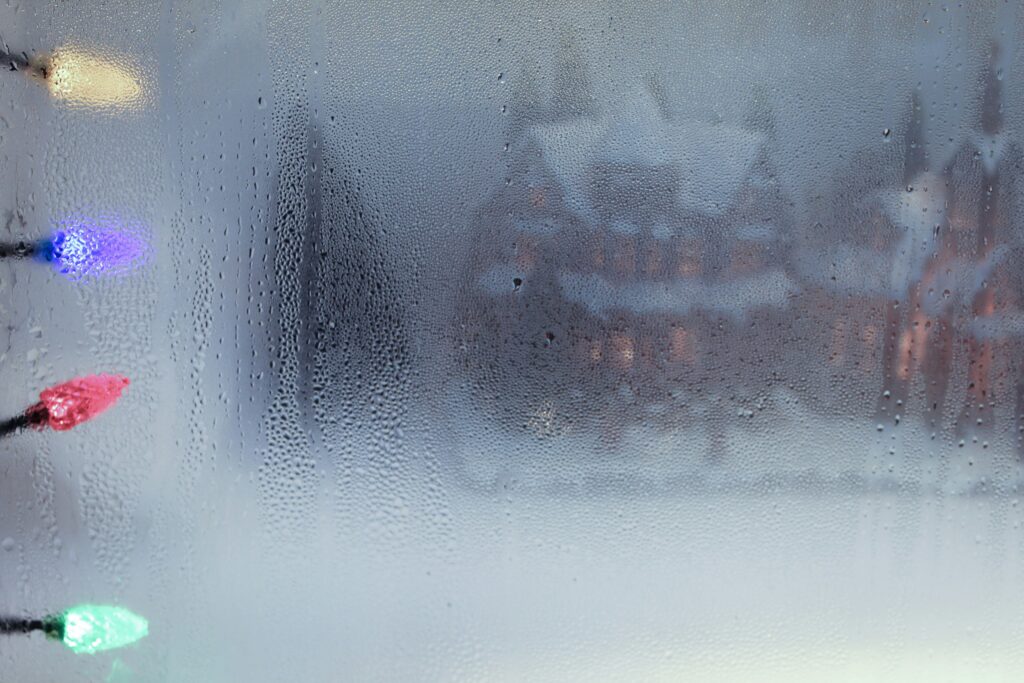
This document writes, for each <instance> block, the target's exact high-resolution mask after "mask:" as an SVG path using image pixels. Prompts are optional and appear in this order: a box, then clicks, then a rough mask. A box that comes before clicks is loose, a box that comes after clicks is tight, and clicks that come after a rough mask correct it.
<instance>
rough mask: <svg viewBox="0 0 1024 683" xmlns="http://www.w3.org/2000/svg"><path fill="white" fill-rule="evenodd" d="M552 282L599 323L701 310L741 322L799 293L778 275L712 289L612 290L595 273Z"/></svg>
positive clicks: (639, 285)
mask: <svg viewBox="0 0 1024 683" xmlns="http://www.w3.org/2000/svg"><path fill="white" fill-rule="evenodd" d="M558 280H559V285H560V286H561V288H562V293H563V295H564V296H565V298H566V299H568V300H569V301H574V302H576V303H579V304H582V305H583V306H586V307H587V309H588V310H589V311H590V312H591V313H593V314H594V315H598V316H601V317H605V316H607V315H608V314H609V313H611V312H612V311H615V310H627V311H633V312H634V313H638V314H645V313H655V312H662V313H669V314H674V315H687V314H689V313H691V312H693V311H698V310H705V311H714V312H717V313H720V314H723V315H728V316H730V317H732V318H734V319H736V320H742V319H743V318H744V317H745V316H746V315H747V314H748V313H749V312H751V311H752V310H753V309H757V308H765V307H771V308H779V307H783V306H785V305H786V304H787V303H788V300H789V298H790V297H791V296H793V295H794V294H796V293H797V291H798V290H799V287H798V286H797V284H796V283H795V282H793V281H792V280H791V279H790V278H789V276H787V275H786V274H785V273H784V272H782V271H781V270H779V269H771V270H766V271H762V272H759V273H755V274H753V275H749V276H746V277H739V278H733V279H730V280H726V281H723V282H715V283H709V282H703V281H700V280H697V279H691V278H678V279H675V280H670V281H663V282H655V281H643V282H630V283H626V284H614V283H612V282H609V281H608V280H606V279H605V278H603V277H601V276H600V275H598V274H596V273H574V272H572V273H560V274H559V276H558Z"/></svg>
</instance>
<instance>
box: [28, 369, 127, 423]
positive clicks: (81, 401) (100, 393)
mask: <svg viewBox="0 0 1024 683" xmlns="http://www.w3.org/2000/svg"><path fill="white" fill-rule="evenodd" d="M128 383H129V382H128V378H127V377H125V376H123V375H107V374H101V375H88V376H86V377H78V378H75V379H73V380H70V381H68V382H64V383H63V384H58V385H57V386H54V387H50V388H49V389H44V390H43V391H42V392H40V394H39V403H38V404H36V405H35V406H33V407H32V408H29V412H30V413H32V412H33V411H41V410H45V411H46V419H45V421H40V423H39V425H38V426H39V428H42V427H43V426H49V427H50V428H51V429H55V430H57V431H66V430H68V429H71V428H72V427H75V426H77V425H79V424H81V423H82V422H85V421H86V420H91V419H92V418H94V417H96V416H97V415H99V414H100V413H102V412H103V411H105V410H106V409H108V408H109V407H110V406H112V405H114V403H116V402H117V399H119V398H121V392H122V391H124V388H125V387H126V386H128Z"/></svg>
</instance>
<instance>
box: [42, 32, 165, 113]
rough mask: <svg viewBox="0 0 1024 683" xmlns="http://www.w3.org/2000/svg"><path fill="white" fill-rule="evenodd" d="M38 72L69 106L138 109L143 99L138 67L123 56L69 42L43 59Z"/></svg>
mask: <svg viewBox="0 0 1024 683" xmlns="http://www.w3.org/2000/svg"><path fill="white" fill-rule="evenodd" d="M37 72H38V73H40V74H41V75H42V77H43V78H44V80H45V82H46V87H47V89H49V91H50V94H51V95H53V97H54V98H56V99H58V100H62V101H65V102H67V103H68V104H70V105H72V106H80V107H86V108H90V109H115V110H137V109H141V108H142V106H143V104H144V103H145V99H146V92H145V90H146V89H145V88H144V87H143V79H142V76H141V73H140V70H139V69H138V68H137V67H135V66H134V65H132V64H131V63H130V62H129V61H128V60H127V59H124V58H115V57H111V56H105V55H100V54H97V53H95V52H91V51H89V50H86V49H84V48H81V47H77V46H69V47H64V48H60V49H59V50H56V51H55V52H54V53H53V54H51V55H50V56H49V58H48V59H45V60H44V61H42V62H41V63H40V64H39V65H38V67H37Z"/></svg>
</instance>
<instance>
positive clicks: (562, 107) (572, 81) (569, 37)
mask: <svg viewBox="0 0 1024 683" xmlns="http://www.w3.org/2000/svg"><path fill="white" fill-rule="evenodd" d="M555 59H556V68H555V90H554V98H553V104H554V110H555V111H554V113H555V115H556V116H558V117H565V116H570V117H572V116H583V115H586V114H592V113H594V108H595V106H594V105H595V100H594V94H593V88H592V87H591V83H590V74H589V71H588V69H587V62H586V56H585V55H584V53H583V49H582V48H581V47H580V41H579V38H578V36H577V35H576V33H575V32H574V31H573V30H572V29H563V30H562V33H561V35H560V37H559V41H558V53H557V56H556V58H555Z"/></svg>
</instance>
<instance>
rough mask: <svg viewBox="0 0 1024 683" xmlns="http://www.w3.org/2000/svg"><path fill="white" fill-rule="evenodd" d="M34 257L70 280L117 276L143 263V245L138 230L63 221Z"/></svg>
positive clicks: (83, 221)
mask: <svg viewBox="0 0 1024 683" xmlns="http://www.w3.org/2000/svg"><path fill="white" fill-rule="evenodd" d="M60 228H61V229H60V230H57V231H56V232H54V234H53V237H51V238H50V239H49V240H44V241H42V242H41V243H40V244H39V245H38V246H37V249H36V253H37V254H38V255H39V257H40V258H42V259H43V260H45V261H49V262H51V263H52V264H53V267H54V268H55V269H56V270H57V272H59V273H61V274H62V275H65V276H67V277H68V278H69V279H72V280H79V279H82V278H85V277H90V276H93V275H121V274H124V273H127V272H129V271H132V270H135V269H136V268H138V267H139V266H140V265H142V263H143V262H144V261H145V257H146V252H147V245H146V241H145V240H144V239H143V238H142V236H141V234H140V233H141V231H140V230H138V229H130V228H128V227H125V226H122V225H118V224H116V223H114V222H112V221H105V220H99V221H88V220H82V219H74V220H67V221H64V222H63V223H62V224H61V225H60Z"/></svg>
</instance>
